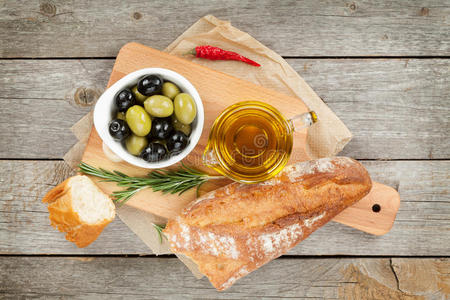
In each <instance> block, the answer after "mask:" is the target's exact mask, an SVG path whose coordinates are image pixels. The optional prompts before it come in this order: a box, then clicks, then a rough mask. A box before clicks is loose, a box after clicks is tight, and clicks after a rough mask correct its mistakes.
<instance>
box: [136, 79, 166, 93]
mask: <svg viewBox="0 0 450 300" xmlns="http://www.w3.org/2000/svg"><path fill="white" fill-rule="evenodd" d="M163 83H164V80H163V79H162V78H161V77H160V76H158V75H148V76H145V77H144V78H142V79H141V80H139V82H138V85H137V90H138V92H139V93H141V94H142V95H144V96H151V95H156V94H159V93H160V92H161V90H162V86H163Z"/></svg>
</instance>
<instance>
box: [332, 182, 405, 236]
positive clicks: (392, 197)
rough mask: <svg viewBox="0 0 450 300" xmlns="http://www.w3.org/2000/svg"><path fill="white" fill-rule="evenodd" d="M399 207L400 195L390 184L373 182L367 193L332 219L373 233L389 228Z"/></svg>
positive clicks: (377, 233) (384, 232)
mask: <svg viewBox="0 0 450 300" xmlns="http://www.w3.org/2000/svg"><path fill="white" fill-rule="evenodd" d="M399 207H400V195H399V193H398V192H397V191H396V190H395V189H393V188H392V187H390V186H387V185H384V184H381V183H378V182H373V185H372V189H371V190H370V192H369V194H367V196H365V197H364V198H362V199H361V200H360V201H358V202H356V203H355V204H353V205H352V206H350V207H349V208H347V209H345V210H344V211H343V212H341V213H340V214H339V215H337V216H336V217H334V219H333V221H336V222H339V223H342V224H345V225H347V226H350V227H353V228H356V229H358V230H362V231H365V232H368V233H371V234H374V235H383V234H386V233H388V232H389V230H391V228H392V225H394V221H395V216H396V215H397V211H398V208H399Z"/></svg>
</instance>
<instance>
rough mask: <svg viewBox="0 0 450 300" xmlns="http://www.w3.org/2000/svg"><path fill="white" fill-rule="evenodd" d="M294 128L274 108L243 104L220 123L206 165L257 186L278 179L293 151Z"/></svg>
mask: <svg viewBox="0 0 450 300" xmlns="http://www.w3.org/2000/svg"><path fill="white" fill-rule="evenodd" d="M292 131H293V128H292V125H291V124H290V123H289V121H288V120H286V119H285V118H284V117H283V116H282V115H281V113H280V112H279V111H278V110H276V109H275V108H274V107H272V106H270V105H268V104H265V103H262V102H257V101H246V102H240V103H237V104H235V105H232V106H230V107H229V108H227V109H226V110H225V111H224V112H223V113H222V114H221V115H220V116H219V118H217V119H216V121H215V123H214V125H213V128H212V130H211V133H210V137H209V141H208V145H207V147H206V150H205V153H204V162H205V163H206V164H207V165H208V166H210V167H212V168H213V169H215V170H216V171H218V172H219V173H221V174H223V175H225V176H228V177H230V178H232V179H234V180H236V181H240V182H244V183H253V182H259V181H264V180H267V179H269V178H271V177H273V176H275V175H276V174H277V173H278V172H279V171H281V170H282V169H283V167H284V166H285V165H286V163H287V161H288V159H289V155H290V154H291V151H292V143H293V142H292Z"/></svg>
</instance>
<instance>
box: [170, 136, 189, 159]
mask: <svg viewBox="0 0 450 300" xmlns="http://www.w3.org/2000/svg"><path fill="white" fill-rule="evenodd" d="M187 144H188V137H187V135H185V134H184V133H182V132H181V131H175V133H174V134H172V135H171V136H170V137H169V139H168V140H167V149H168V150H169V152H171V153H172V154H177V153H180V152H181V151H182V150H183V149H184V148H186V146H187Z"/></svg>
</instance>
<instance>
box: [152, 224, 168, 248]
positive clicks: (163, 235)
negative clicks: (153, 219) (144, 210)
mask: <svg viewBox="0 0 450 300" xmlns="http://www.w3.org/2000/svg"><path fill="white" fill-rule="evenodd" d="M153 227H155V229H156V231H157V232H158V235H159V243H160V244H162V242H163V237H164V238H165V239H167V237H166V236H165V234H164V233H163V232H162V231H163V230H164V228H166V225H158V224H153Z"/></svg>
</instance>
